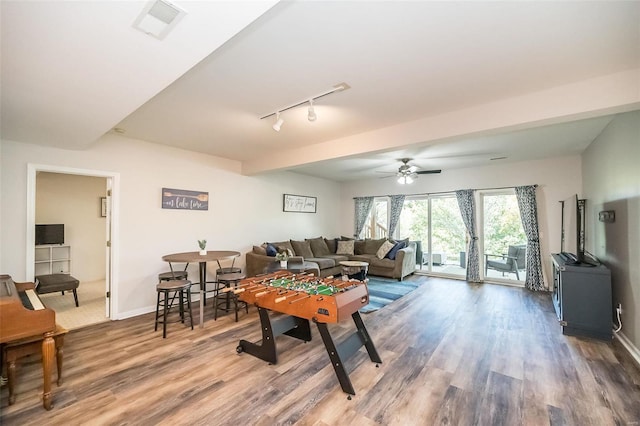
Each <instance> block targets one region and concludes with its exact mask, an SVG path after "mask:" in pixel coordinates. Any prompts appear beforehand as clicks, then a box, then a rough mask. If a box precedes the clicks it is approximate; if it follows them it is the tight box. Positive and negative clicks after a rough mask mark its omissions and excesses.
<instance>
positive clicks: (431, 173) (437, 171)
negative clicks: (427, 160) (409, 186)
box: [416, 170, 442, 175]
mask: <svg viewBox="0 0 640 426" xmlns="http://www.w3.org/2000/svg"><path fill="white" fill-rule="evenodd" d="M440 172H442V170H418V171H417V172H416V173H417V174H419V175H434V174H436V173H440Z"/></svg>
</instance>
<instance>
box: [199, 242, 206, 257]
mask: <svg viewBox="0 0 640 426" xmlns="http://www.w3.org/2000/svg"><path fill="white" fill-rule="evenodd" d="M198 246H199V247H200V256H204V255H206V254H207V250H206V248H207V240H198Z"/></svg>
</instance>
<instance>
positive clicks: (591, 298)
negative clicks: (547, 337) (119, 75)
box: [551, 254, 613, 340]
mask: <svg viewBox="0 0 640 426" xmlns="http://www.w3.org/2000/svg"><path fill="white" fill-rule="evenodd" d="M551 259H552V264H553V293H552V300H553V307H554V308H555V310H556V314H557V316H558V320H559V321H560V325H561V326H562V333H563V334H566V335H572V336H586V337H594V338H597V339H602V340H611V338H612V328H613V326H612V302H611V272H610V271H609V269H607V268H606V267H605V266H604V265H601V264H600V265H592V264H590V263H589V264H587V263H578V264H572V263H568V262H566V261H565V260H564V259H563V257H562V256H560V255H559V254H552V255H551Z"/></svg>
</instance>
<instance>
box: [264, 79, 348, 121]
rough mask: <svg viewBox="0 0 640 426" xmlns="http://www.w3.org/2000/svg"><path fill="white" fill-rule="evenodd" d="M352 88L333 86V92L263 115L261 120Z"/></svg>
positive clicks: (329, 91)
mask: <svg viewBox="0 0 640 426" xmlns="http://www.w3.org/2000/svg"><path fill="white" fill-rule="evenodd" d="M350 88H351V86H349V85H348V84H347V83H340V84H337V85H335V86H333V89H331V90H327V91H326V92H323V93H320V94H319V95H316V96H312V97H310V98H307V99H305V100H304V101H300V102H297V103H295V104H292V105H289V106H286V107H284V108H281V109H278V110H276V111H274V112H272V113H269V114H267V115H263V116H262V117H260V120H263V119H265V118H268V117H271V116H274V115H276V114H278V113H282V112H284V111H287V110H290V109H292V108H296V107H299V106H301V105H304V104H308V103H310V102H313V101H315V100H316V99H320V98H324V97H325V96H327V95H330V94H332V93H336V92H342V91H344V90H347V89H350Z"/></svg>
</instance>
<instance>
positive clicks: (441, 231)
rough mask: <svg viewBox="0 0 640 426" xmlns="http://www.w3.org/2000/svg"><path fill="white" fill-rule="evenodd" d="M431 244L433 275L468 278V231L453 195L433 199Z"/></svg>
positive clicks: (433, 197) (431, 268) (430, 257)
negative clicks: (466, 253)
mask: <svg viewBox="0 0 640 426" xmlns="http://www.w3.org/2000/svg"><path fill="white" fill-rule="evenodd" d="M430 205H431V240H430V241H431V244H430V247H429V251H428V254H427V255H426V260H427V262H428V264H429V267H430V268H429V269H430V271H431V272H437V273H442V274H445V275H454V276H463V277H464V276H465V275H466V265H465V262H466V256H465V250H466V246H467V244H466V241H467V229H466V228H465V226H464V223H463V222H462V216H461V215H460V208H459V207H458V200H457V199H456V196H455V195H454V194H443V195H437V196H432V197H431V199H430Z"/></svg>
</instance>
